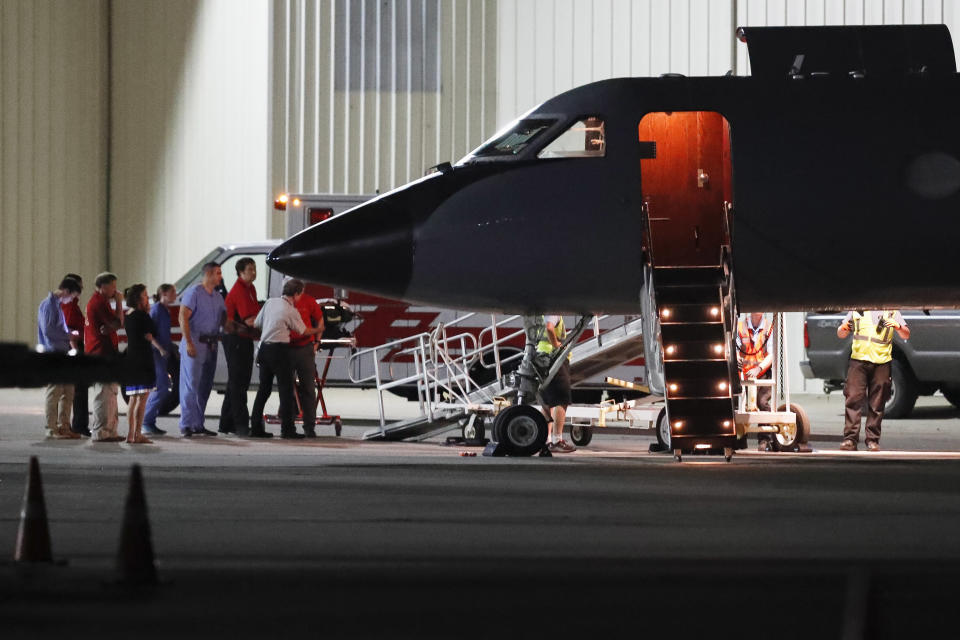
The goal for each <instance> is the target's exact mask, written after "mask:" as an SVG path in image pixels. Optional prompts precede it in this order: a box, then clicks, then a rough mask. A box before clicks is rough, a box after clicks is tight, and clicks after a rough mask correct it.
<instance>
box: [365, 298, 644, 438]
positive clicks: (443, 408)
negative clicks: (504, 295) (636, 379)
mask: <svg viewBox="0 0 960 640" xmlns="http://www.w3.org/2000/svg"><path fill="white" fill-rule="evenodd" d="M481 317H483V315H482V314H475V313H470V314H466V315H464V316H461V317H460V318H457V319H456V320H454V321H452V322H449V323H447V324H443V325H439V326H437V328H436V329H434V330H433V331H430V332H425V333H421V334H418V335H415V336H411V337H409V338H404V339H401V340H395V341H393V342H388V343H386V344H383V345H380V346H377V347H372V348H369V349H363V350H360V351H357V352H356V353H354V354H353V355H352V356H351V359H350V367H349V369H350V371H351V379H352V381H353V382H354V383H357V384H361V385H371V386H375V388H376V389H377V392H378V402H379V412H380V427H379V428H377V429H372V430H370V431H367V432H366V433H365V434H364V435H363V437H364V439H365V440H406V439H418V440H422V439H425V438H428V437H430V436H433V435H436V434H438V433H440V432H443V431H448V430H451V429H453V428H462V429H463V431H464V434H469V435H473V436H474V437H475V438H477V439H482V438H483V436H484V432H485V431H486V429H487V428H488V427H490V426H492V422H493V417H494V415H495V414H496V413H498V412H499V411H500V409H502V408H504V407H506V406H509V405H510V404H512V400H511V397H512V396H514V395H515V394H516V393H517V391H516V388H515V385H514V384H512V382H511V380H510V376H508V375H505V373H506V372H509V371H512V370H513V369H515V368H516V365H517V364H519V362H520V360H521V359H522V357H523V351H522V350H521V351H518V350H517V348H516V345H517V344H518V343H521V344H522V343H523V342H524V340H525V331H524V329H523V328H522V326H520V325H522V322H523V318H522V317H521V316H506V317H503V316H496V315H492V316H490V324H489V326H487V327H485V328H484V329H483V330H481V331H480V332H479V333H475V332H473V331H468V330H466V329H465V328H464V327H466V326H468V325H469V324H473V325H474V326H476V322H477V320H478V319H479V318H481ZM606 319H607V318H606V317H603V318H597V319H595V321H594V329H595V336H593V337H592V338H591V339H589V340H585V341H583V342H580V343H577V344H573V346H572V347H570V349H569V353H570V354H571V377H572V380H573V382H574V383H576V382H579V381H582V380H584V379H586V378H589V377H591V376H593V375H595V374H597V373H600V372H602V371H605V370H607V369H610V368H612V367H614V366H618V365H620V364H624V363H626V362H629V361H631V360H633V359H635V358H638V357H642V356H643V352H644V347H643V341H642V340H641V339H640V336H641V319H640V318H635V319H627V320H626V322H624V323H623V324H620V325H618V326H616V327H614V328H611V329H608V330H606V331H602V332H601V331H599V326H600V324H599V321H600V320H606ZM579 335H580V334H579V333H577V332H576V331H574V332H571V335H570V336H569V339H570V341H571V342H575V341H576V339H577V338H578V337H579ZM564 353H565V352H564ZM555 360H556V359H555ZM389 361H393V362H410V363H412V369H413V373H411V374H409V375H404V376H394V375H391V371H390V370H389V368H388V370H387V371H384V368H383V366H382V365H381V363H383V362H389ZM557 368H559V366H557V367H552V368H551V371H550V372H549V373H547V374H546V375H545V377H544V380H549V379H550V378H551V377H552V374H554V373H555V372H556V369H557ZM370 371H372V373H368V374H367V375H364V376H360V375H357V376H354V372H370ZM484 380H486V381H485V382H484ZM411 386H415V387H416V389H417V397H418V402H419V405H420V414H419V415H417V416H414V417H412V418H409V419H406V420H401V421H399V422H392V423H388V422H387V420H386V416H385V411H384V402H383V394H384V392H387V391H390V390H392V389H396V388H400V387H406V388H409V387H411Z"/></svg>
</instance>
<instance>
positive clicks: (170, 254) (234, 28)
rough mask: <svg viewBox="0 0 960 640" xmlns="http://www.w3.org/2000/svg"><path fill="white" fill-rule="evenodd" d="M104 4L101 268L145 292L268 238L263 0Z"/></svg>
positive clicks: (266, 63) (267, 55)
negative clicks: (107, 12) (108, 108)
mask: <svg viewBox="0 0 960 640" xmlns="http://www.w3.org/2000/svg"><path fill="white" fill-rule="evenodd" d="M112 7H113V13H112V33H113V55H112V59H113V65H112V67H113V73H112V88H113V103H112V120H113V128H112V131H113V139H112V149H113V153H112V156H111V175H110V184H111V189H110V220H109V224H110V246H111V251H110V253H111V267H112V268H113V270H114V271H116V272H117V274H118V275H119V277H120V282H121V284H124V285H128V284H131V283H133V282H136V281H140V282H145V283H146V284H147V286H148V288H149V289H150V290H153V289H154V288H155V287H156V286H157V285H158V284H160V283H161V282H172V281H174V280H175V279H176V278H178V277H179V276H181V275H182V274H183V272H185V271H186V270H187V269H188V268H189V267H190V266H192V265H193V264H194V263H196V262H197V261H198V260H199V259H200V258H202V257H203V256H205V255H206V254H207V253H208V252H209V251H210V249H212V248H213V247H214V246H215V245H217V244H221V243H226V242H236V241H248V240H259V239H263V238H265V237H267V234H268V225H267V215H268V213H267V212H268V208H269V204H268V203H269V201H270V190H269V188H268V182H267V158H268V151H267V149H268V147H267V134H268V127H267V105H268V102H269V84H268V78H269V59H270V51H269V26H268V21H269V2H268V0H246V1H245V2H244V3H242V4H238V3H237V2H234V1H233V0H203V1H199V0H164V1H163V2H157V1H156V0H121V1H114V2H113V3H112ZM241 7H242V10H240V9H241ZM228 277H229V276H228Z"/></svg>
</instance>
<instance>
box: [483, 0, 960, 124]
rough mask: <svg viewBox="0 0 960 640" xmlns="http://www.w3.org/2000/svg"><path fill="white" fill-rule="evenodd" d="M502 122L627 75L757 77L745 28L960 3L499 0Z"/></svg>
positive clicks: (920, 15) (933, 12)
mask: <svg viewBox="0 0 960 640" xmlns="http://www.w3.org/2000/svg"><path fill="white" fill-rule="evenodd" d="M499 5H500V11H499V16H498V24H499V35H500V44H499V62H498V70H497V74H498V76H499V87H500V91H499V96H498V99H497V122H498V124H499V125H500V126H502V125H504V124H506V123H508V122H510V121H511V120H513V119H514V118H515V117H517V116H518V115H520V114H522V113H524V112H525V111H527V110H528V109H530V108H531V107H534V106H535V105H537V104H539V103H541V102H543V101H544V100H546V99H547V98H550V97H552V96H555V95H557V94H558V93H561V92H563V91H566V90H568V89H572V88H573V87H577V86H580V85H583V84H587V83H590V82H594V81H597V80H604V79H606V78H617V77H626V76H658V75H660V74H661V73H682V74H684V75H689V76H702V75H723V74H724V73H726V72H727V71H728V70H734V71H735V72H736V73H737V74H738V75H746V74H749V72H750V69H749V64H748V61H747V49H746V45H744V44H742V43H738V42H736V39H735V37H734V33H735V30H736V28H737V27H738V26H764V25H769V26H780V25H827V24H918V23H927V24H934V23H940V22H943V23H945V24H947V26H949V27H950V31H951V33H952V34H954V41H955V43H956V42H957V41H958V39H960V3H958V2H957V1H956V0H500V3H499Z"/></svg>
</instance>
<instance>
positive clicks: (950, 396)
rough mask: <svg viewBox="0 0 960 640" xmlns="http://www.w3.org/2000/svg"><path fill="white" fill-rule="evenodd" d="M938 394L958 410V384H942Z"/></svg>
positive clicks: (959, 388)
mask: <svg viewBox="0 0 960 640" xmlns="http://www.w3.org/2000/svg"><path fill="white" fill-rule="evenodd" d="M940 392H941V393H943V397H944V398H946V399H947V402H949V403H950V404H952V405H953V406H955V407H956V408H958V409H960V384H942V385H940Z"/></svg>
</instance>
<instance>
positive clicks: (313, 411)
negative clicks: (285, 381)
mask: <svg viewBox="0 0 960 640" xmlns="http://www.w3.org/2000/svg"><path fill="white" fill-rule="evenodd" d="M290 359H291V360H292V364H293V370H294V371H295V372H296V374H297V393H298V394H299V395H300V410H301V411H302V412H303V432H304V433H310V432H311V431H313V430H314V427H316V424H317V361H316V352H315V351H314V350H313V345H312V344H307V345H304V346H302V347H291V348H290Z"/></svg>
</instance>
